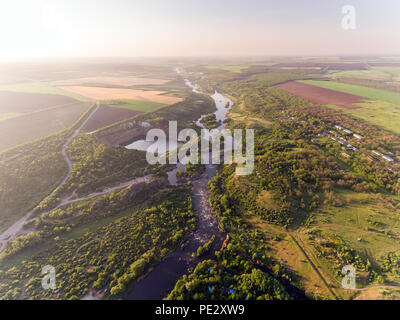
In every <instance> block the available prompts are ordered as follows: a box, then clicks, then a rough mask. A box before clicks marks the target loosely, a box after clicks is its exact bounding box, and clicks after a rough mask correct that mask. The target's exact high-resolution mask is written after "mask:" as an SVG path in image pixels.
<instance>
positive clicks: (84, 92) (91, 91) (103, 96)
mask: <svg viewBox="0 0 400 320" xmlns="http://www.w3.org/2000/svg"><path fill="white" fill-rule="evenodd" d="M61 89H62V90H65V91H68V92H71V93H73V94H77V95H81V96H84V97H86V98H89V99H92V100H101V101H103V100H118V99H128V100H143V101H151V102H157V103H162V104H174V103H177V102H181V101H182V100H183V99H181V98H177V97H171V96H164V95H163V94H164V93H165V91H144V90H133V89H120V88H97V87H83V86H70V87H61Z"/></svg>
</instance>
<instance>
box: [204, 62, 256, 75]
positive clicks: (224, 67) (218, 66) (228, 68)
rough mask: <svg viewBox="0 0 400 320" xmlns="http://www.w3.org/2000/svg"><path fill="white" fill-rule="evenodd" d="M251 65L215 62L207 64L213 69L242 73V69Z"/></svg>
mask: <svg viewBox="0 0 400 320" xmlns="http://www.w3.org/2000/svg"><path fill="white" fill-rule="evenodd" d="M249 66H250V65H224V64H215V65H209V66H207V68H208V69H211V70H225V71H230V72H235V73H240V72H242V70H244V69H247V68H248V67H249Z"/></svg>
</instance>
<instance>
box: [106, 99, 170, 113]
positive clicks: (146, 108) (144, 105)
mask: <svg viewBox="0 0 400 320" xmlns="http://www.w3.org/2000/svg"><path fill="white" fill-rule="evenodd" d="M104 103H105V104H107V105H108V106H110V107H116V108H123V109H128V110H134V111H142V112H151V111H154V110H157V109H160V108H162V107H164V106H165V104H162V103H157V102H152V101H140V100H129V99H123V100H110V101H104Z"/></svg>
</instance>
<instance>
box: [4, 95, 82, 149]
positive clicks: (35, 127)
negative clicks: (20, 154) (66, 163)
mask: <svg viewBox="0 0 400 320" xmlns="http://www.w3.org/2000/svg"><path fill="white" fill-rule="evenodd" d="M89 106H90V104H89V103H85V102H78V103H75V104H72V105H66V106H62V107H56V108H51V109H50V110H45V111H42V112H34V113H31V114H27V115H22V116H19V117H15V118H11V119H7V120H4V121H1V126H0V151H2V150H5V149H8V148H10V147H14V146H16V145H19V144H22V143H26V142H29V141H33V140H36V139H39V138H43V137H46V136H48V135H50V134H53V133H56V132H58V131H61V130H63V129H66V128H68V127H69V126H71V125H72V124H73V123H74V122H75V121H76V120H77V119H78V118H79V117H80V116H81V115H82V114H83V113H84V112H85V111H86V110H87V109H88V108H89Z"/></svg>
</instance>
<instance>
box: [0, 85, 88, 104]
mask: <svg viewBox="0 0 400 320" xmlns="http://www.w3.org/2000/svg"><path fill="white" fill-rule="evenodd" d="M0 91H12V92H26V93H42V94H58V95H61V96H67V97H71V98H73V99H76V100H78V101H90V100H89V99H87V98H84V97H81V96H80V95H77V94H74V93H71V92H66V91H63V90H61V89H59V88H56V87H52V86H49V85H46V84H43V83H40V82H25V83H18V84H11V85H2V86H0Z"/></svg>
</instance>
